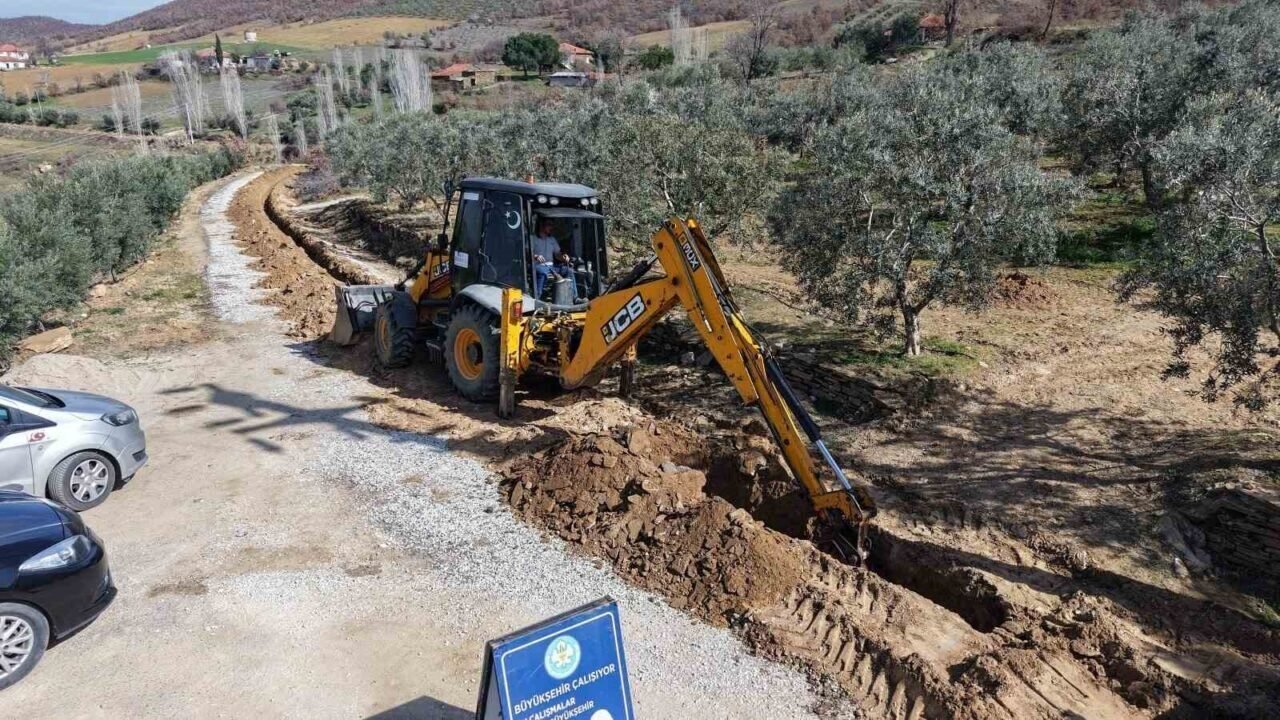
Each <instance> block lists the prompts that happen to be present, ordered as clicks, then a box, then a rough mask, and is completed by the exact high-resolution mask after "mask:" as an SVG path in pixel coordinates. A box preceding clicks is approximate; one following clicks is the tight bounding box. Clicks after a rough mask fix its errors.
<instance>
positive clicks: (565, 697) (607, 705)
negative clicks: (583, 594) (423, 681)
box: [476, 597, 635, 720]
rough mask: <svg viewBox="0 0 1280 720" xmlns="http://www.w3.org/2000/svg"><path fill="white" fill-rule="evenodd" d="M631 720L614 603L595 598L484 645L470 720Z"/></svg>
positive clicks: (620, 625)
mask: <svg viewBox="0 0 1280 720" xmlns="http://www.w3.org/2000/svg"><path fill="white" fill-rule="evenodd" d="M498 718H502V720H635V713H634V712H633V710H632V708H631V682H630V680H629V679H628V676H627V659H626V656H625V654H624V653H623V651H622V623H621V622H620V621H619V619H618V604H617V603H616V602H614V601H613V599H612V598H608V597H606V598H602V599H600V600H597V601H595V602H593V603H590V604H588V605H583V606H582V607H580V608H577V609H576V610H570V611H569V612H567V613H564V614H562V615H557V616H556V617H553V618H551V619H550V620H546V621H544V622H540V623H538V624H537V625H532V626H530V627H527V628H525V629H523V630H520V631H518V632H514V633H511V634H510V635H506V636H504V637H500V638H498V639H497V640H491V641H489V643H488V644H487V645H486V646H485V658H484V677H483V678H482V682H481V685H480V701H479V703H478V704H477V706H476V719H477V720H497V719H498Z"/></svg>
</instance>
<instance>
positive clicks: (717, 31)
mask: <svg viewBox="0 0 1280 720" xmlns="http://www.w3.org/2000/svg"><path fill="white" fill-rule="evenodd" d="M750 27H751V23H749V22H747V21H746V20H726V21H724V22H714V23H708V24H706V25H699V26H698V27H697V28H691V29H705V30H706V31H707V48H708V49H709V50H719V49H720V48H722V47H724V44H725V43H727V42H729V38H731V37H733V36H734V35H737V34H738V33H740V32H742V31H744V30H746V29H748V28H750ZM629 40H630V42H631V44H632V45H634V46H636V47H641V48H643V47H649V46H650V45H670V44H671V31H669V30H654V31H653V32H647V33H643V34H641V35H632V36H631V38H629Z"/></svg>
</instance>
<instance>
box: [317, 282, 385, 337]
mask: <svg viewBox="0 0 1280 720" xmlns="http://www.w3.org/2000/svg"><path fill="white" fill-rule="evenodd" d="M394 292H395V287H393V286H391V285H339V286H338V287H336V288H334V293H335V295H336V299H337V313H336V314H335V315H334V317H333V329H332V330H330V331H329V340H330V341H331V342H334V343H336V344H338V345H353V344H355V342H356V341H357V340H358V339H359V338H360V333H362V332H367V331H369V330H372V329H373V322H374V317H375V314H376V313H377V310H378V306H379V305H381V304H382V303H384V302H386V301H387V300H390V299H391V295H392V293H394Z"/></svg>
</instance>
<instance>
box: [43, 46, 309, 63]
mask: <svg viewBox="0 0 1280 720" xmlns="http://www.w3.org/2000/svg"><path fill="white" fill-rule="evenodd" d="M212 44H213V41H212V40H210V41H209V43H207V44H206V43H204V42H200V41H192V42H185V43H179V44H175V45H156V46H153V47H149V48H142V49H140V50H122V51H120V52H108V53H89V54H87V55H64V56H63V57H62V58H61V62H62V64H63V65H140V64H142V63H147V62H151V61H152V60H155V59H156V58H158V57H160V56H161V55H163V54H165V53H166V52H170V51H173V50H192V51H194V50H202V49H204V48H207V47H210V46H212ZM222 49H223V50H224V51H226V52H227V53H235V54H237V55H249V54H252V53H255V52H268V53H269V52H274V51H276V50H279V51H280V52H289V53H296V52H301V51H303V50H304V49H305V48H299V47H293V46H290V45H281V44H278V43H273V42H266V41H259V42H256V43H232V42H224V43H223V44H222Z"/></svg>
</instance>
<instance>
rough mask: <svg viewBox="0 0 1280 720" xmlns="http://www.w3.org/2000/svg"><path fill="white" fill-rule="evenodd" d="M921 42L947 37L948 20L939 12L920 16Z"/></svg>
mask: <svg viewBox="0 0 1280 720" xmlns="http://www.w3.org/2000/svg"><path fill="white" fill-rule="evenodd" d="M919 28H920V42H930V41H937V40H945V39H947V21H946V20H944V19H942V16H941V15H939V14H937V13H929V14H927V15H925V16H924V17H922V18H920V24H919Z"/></svg>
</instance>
